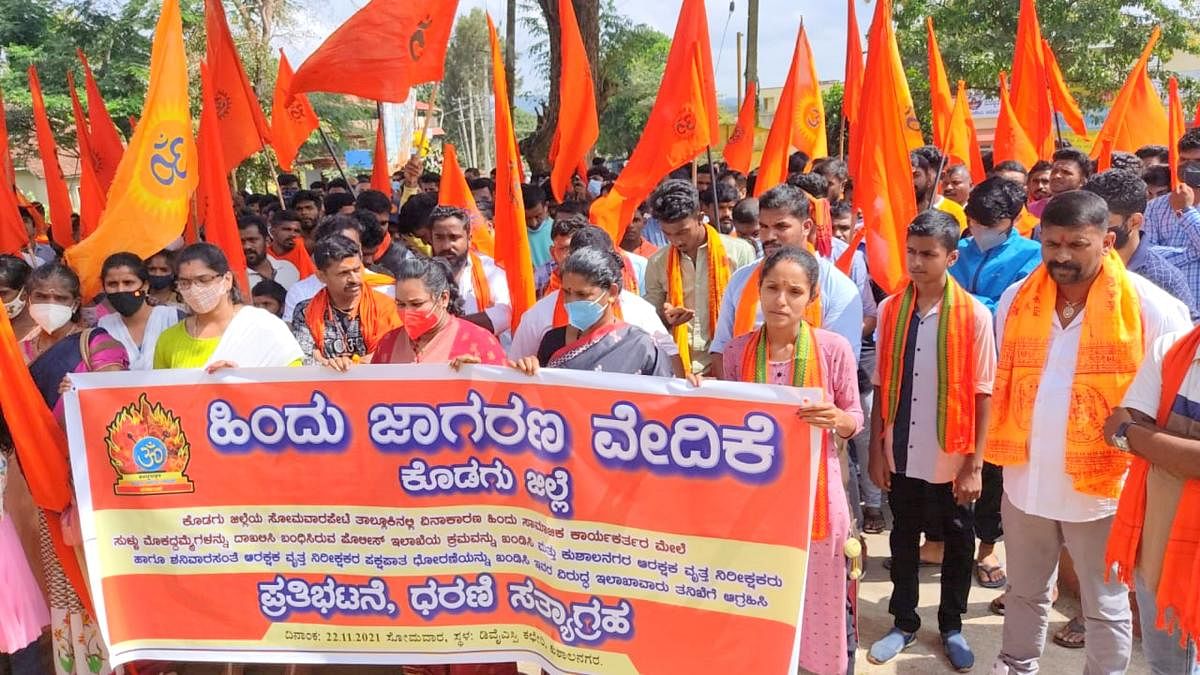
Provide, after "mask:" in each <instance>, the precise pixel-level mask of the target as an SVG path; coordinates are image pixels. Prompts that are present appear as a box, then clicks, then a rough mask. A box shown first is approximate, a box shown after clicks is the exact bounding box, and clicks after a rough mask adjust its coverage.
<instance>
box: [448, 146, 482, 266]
mask: <svg viewBox="0 0 1200 675" xmlns="http://www.w3.org/2000/svg"><path fill="white" fill-rule="evenodd" d="M438 204H442V205H445V206H457V207H458V208H460V209H463V210H465V211H466V212H467V213H469V214H471V246H472V247H474V248H475V250H476V251H478V252H480V253H482V254H484V255H489V256H493V257H494V256H495V255H496V239H495V237H493V236H492V231H491V229H490V228H489V227H488V222H487V220H485V219H484V217H483V214H482V213H480V212H479V207H478V206H477V205H476V204H475V195H472V194H471V188H470V186H469V185H467V177H466V175H465V174H464V173H463V170H462V166H461V165H460V164H459V163H458V151H457V150H455V149H454V146H453V145H452V144H450V143H443V144H442V184H441V187H440V189H439V190H438Z"/></svg>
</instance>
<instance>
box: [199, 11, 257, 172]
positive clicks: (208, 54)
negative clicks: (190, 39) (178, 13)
mask: <svg viewBox="0 0 1200 675" xmlns="http://www.w3.org/2000/svg"><path fill="white" fill-rule="evenodd" d="M204 31H205V35H206V38H207V49H206V50H205V56H204V60H205V61H206V62H207V63H208V70H209V75H210V77H211V78H212V85H213V97H214V100H216V101H217V102H218V107H217V124H218V129H219V130H220V134H221V150H222V152H224V153H225V167H226V169H228V170H229V171H233V170H234V169H236V168H237V166H238V164H241V163H242V160H244V159H246V158H247V157H249V156H250V155H253V154H254V153H256V152H258V151H259V150H262V149H263V147H264V146H265V145H266V144H267V142H268V139H270V137H271V135H270V132H269V130H268V127H267V119H266V118H265V117H263V111H262V106H261V105H259V103H258V96H257V95H256V94H255V93H254V88H253V87H251V86H250V80H249V79H248V78H247V77H246V71H245V69H244V68H242V59H241V57H239V56H238V51H237V46H236V45H234V43H233V36H232V35H230V34H229V23H228V22H227V21H226V20H225V8H224V7H223V6H222V4H221V0H205V2H204Z"/></svg>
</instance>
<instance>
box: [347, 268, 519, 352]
mask: <svg viewBox="0 0 1200 675" xmlns="http://www.w3.org/2000/svg"><path fill="white" fill-rule="evenodd" d="M396 307H397V308H398V309H399V310H400V318H401V320H402V321H403V322H404V325H403V326H401V327H400V328H396V329H394V330H392V331H391V332H389V333H388V334H386V335H384V336H383V337H382V338H381V339H380V340H379V346H378V347H377V348H376V349H375V356H374V358H373V359H372V361H371V363H450V362H454V363H456V364H462V363H483V364H486V365H503V364H504V348H503V347H502V346H500V341H499V340H497V339H496V336H495V335H493V334H492V333H491V332H490V331H487V330H484V329H483V328H480V327H479V326H477V325H475V324H473V323H471V322H470V321H466V320H464V319H462V318H461V317H462V299H461V298H459V296H458V284H456V283H454V275H453V273H452V272H451V271H450V265H449V264H447V263H446V261H445V260H443V259H441V258H408V259H406V260H404V261H403V262H402V263H400V265H399V267H398V269H397V270H396Z"/></svg>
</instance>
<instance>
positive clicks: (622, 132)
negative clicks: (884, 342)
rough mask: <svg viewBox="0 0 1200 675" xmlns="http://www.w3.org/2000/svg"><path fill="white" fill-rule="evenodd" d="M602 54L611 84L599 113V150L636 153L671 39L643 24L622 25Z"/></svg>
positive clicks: (606, 76) (615, 152)
mask: <svg viewBox="0 0 1200 675" xmlns="http://www.w3.org/2000/svg"><path fill="white" fill-rule="evenodd" d="M608 45H609V48H608V49H606V50H605V51H604V53H603V54H602V55H601V63H602V64H603V68H604V71H605V81H606V82H609V83H618V82H619V83H621V84H620V86H616V85H615V84H614V85H612V88H611V90H610V92H611V93H610V95H609V96H608V98H607V99H606V105H605V106H604V108H603V109H601V111H600V140H599V141H598V142H597V143H596V150H597V151H598V152H599V153H600V154H603V155H617V156H621V155H627V154H629V153H630V152H633V148H634V146H636V145H637V142H638V139H639V138H641V136H642V129H643V128H644V127H645V126H646V120H647V119H649V117H650V109H651V108H653V107H654V99H655V97H656V96H657V95H658V86H659V83H660V82H661V81H662V76H663V70H664V69H665V68H666V63H667V53H668V52H670V51H671V38H669V37H667V36H666V35H664V34H662V33H661V32H659V31H657V30H655V29H653V28H651V27H650V26H647V25H644V24H638V25H630V24H628V23H626V24H625V25H623V26H621V27H620V28H619V29H618V30H617V31H615V34H614V35H613V36H612V39H611V42H609V43H608Z"/></svg>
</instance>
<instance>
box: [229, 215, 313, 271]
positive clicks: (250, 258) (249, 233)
mask: <svg viewBox="0 0 1200 675" xmlns="http://www.w3.org/2000/svg"><path fill="white" fill-rule="evenodd" d="M238 234H239V235H241V238H242V252H243V253H245V254H246V276H247V277H249V278H250V288H254V287H255V286H256V285H258V282H260V281H262V280H263V279H271V280H273V281H274V282H275V283H277V284H279V285H280V286H283V287H284V288H291V287H292V286H293V285H294V284H295V283H296V282H297V281H300V271H299V270H297V269H296V266H295V265H293V264H292V263H290V262H288V261H286V260H280V259H278V258H272V257H271V256H269V255H267V244H268V243H270V241H271V235H270V234H269V233H268V231H267V223H266V222H265V221H264V220H263V219H262V218H261V217H259V216H253V217H246V218H242V219H241V220H239V221H238Z"/></svg>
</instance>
